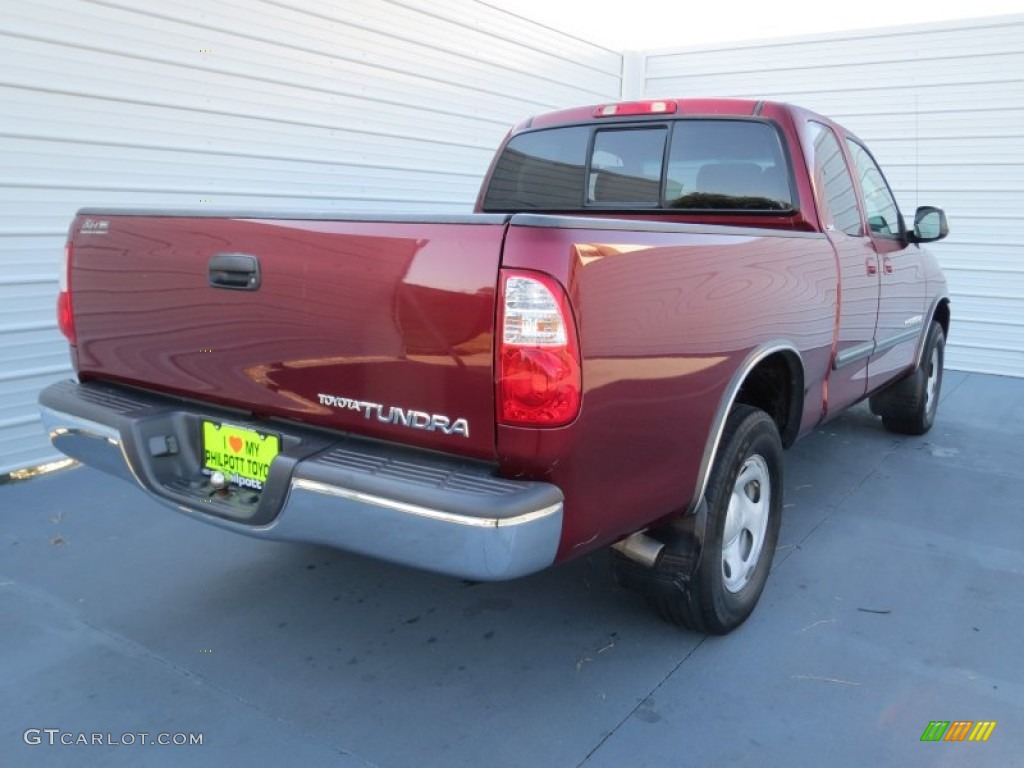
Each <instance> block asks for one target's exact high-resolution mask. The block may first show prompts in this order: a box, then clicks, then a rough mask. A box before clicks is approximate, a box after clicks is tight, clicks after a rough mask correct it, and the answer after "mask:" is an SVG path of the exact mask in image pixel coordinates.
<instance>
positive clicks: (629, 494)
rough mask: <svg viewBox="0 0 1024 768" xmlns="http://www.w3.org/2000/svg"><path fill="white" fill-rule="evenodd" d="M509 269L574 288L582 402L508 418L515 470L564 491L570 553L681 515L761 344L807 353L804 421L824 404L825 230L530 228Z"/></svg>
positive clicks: (514, 236) (514, 244)
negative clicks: (727, 395) (529, 421)
mask: <svg viewBox="0 0 1024 768" xmlns="http://www.w3.org/2000/svg"><path fill="white" fill-rule="evenodd" d="M517 219H518V220H522V217H517V218H515V219H513V225H512V226H511V227H510V229H509V234H508V236H507V238H506V246H505V251H504V256H503V266H505V267H516V268H520V269H534V270H538V271H542V272H547V273H550V274H552V275H554V276H555V277H556V278H558V279H559V280H560V281H561V282H562V283H563V285H565V286H566V287H567V290H568V292H569V295H570V298H571V299H572V304H573V307H574V309H575V312H576V322H577V326H578V329H579V337H580V343H581V348H582V350H581V351H582V357H583V369H582V375H583V389H584V394H583V405H582V409H581V412H580V416H579V418H578V419H577V421H575V422H574V423H573V424H571V425H569V426H567V427H564V428H560V429H550V430H543V429H521V428H511V427H503V426H499V427H498V441H497V446H498V455H499V459H500V460H501V462H502V466H503V468H504V471H505V472H506V473H507V474H510V475H512V476H528V477H535V478H545V479H549V480H551V481H552V482H555V483H556V484H557V485H559V486H560V487H561V488H562V490H563V492H564V493H565V496H566V517H565V527H564V530H563V538H562V543H561V548H560V551H559V558H560V559H565V558H568V557H570V556H573V555H576V554H581V553H582V552H585V551H589V550H591V549H596V548H598V547H600V546H603V545H605V544H607V543H610V542H612V541H614V540H616V539H617V538H619V537H621V536H623V535H625V534H627V533H630V532H632V531H636V530H640V529H642V528H644V527H647V526H648V525H649V524H651V523H652V522H654V521H657V520H660V519H663V518H668V517H671V516H673V515H677V514H679V513H681V512H683V511H684V510H685V508H686V507H687V506H688V504H689V503H690V500H691V497H692V494H693V491H694V487H695V483H696V479H697V474H698V469H699V467H700V464H701V460H702V457H703V454H704V451H705V446H706V444H707V442H708V434H709V431H710V429H711V426H712V421H713V418H714V414H715V411H716V409H717V407H718V405H719V402H720V400H721V399H722V397H723V393H724V392H725V390H726V387H727V384H728V382H729V381H730V379H731V378H732V376H733V375H734V373H735V372H736V371H737V368H738V367H739V366H740V365H741V363H742V362H743V360H744V359H745V358H746V357H747V355H748V354H749V353H750V352H751V351H752V350H754V349H755V348H757V347H758V346H759V345H761V344H764V343H766V342H770V341H773V340H780V339H781V340H785V341H788V342H790V343H791V344H792V345H793V346H795V347H796V348H797V349H798V350H799V352H800V354H801V357H802V359H803V364H804V367H805V384H806V389H807V398H806V399H807V403H808V405H807V408H806V409H805V412H804V415H803V420H802V429H804V430H806V429H809V428H810V427H811V426H813V425H814V424H815V423H816V422H817V421H818V419H819V418H820V416H821V406H822V400H821V385H822V381H823V378H824V376H825V373H826V371H827V369H828V365H829V360H830V356H831V349H832V341H833V328H834V320H835V307H836V272H835V261H834V258H833V254H832V249H831V246H830V245H829V243H828V241H827V240H826V239H825V238H824V237H822V236H815V235H812V236H793V235H788V234H783V233H779V232H769V231H762V234H760V235H756V234H750V233H749V231H747V232H746V233H744V234H737V233H739V232H742V231H741V230H729V229H727V228H719V229H715V228H706V231H705V232H704V233H703V234H694V233H678V232H671V233H669V232H648V231H616V230H609V229H597V228H594V229H587V228H586V227H585V225H581V224H579V223H578V224H577V226H583V228H552V227H548V226H517Z"/></svg>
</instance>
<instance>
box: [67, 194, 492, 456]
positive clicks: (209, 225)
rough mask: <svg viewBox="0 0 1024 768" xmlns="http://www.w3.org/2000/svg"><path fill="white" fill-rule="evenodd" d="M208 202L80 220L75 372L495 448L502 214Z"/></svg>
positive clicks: (400, 437)
mask: <svg viewBox="0 0 1024 768" xmlns="http://www.w3.org/2000/svg"><path fill="white" fill-rule="evenodd" d="M204 214H205V212H203V213H198V214H187V215H181V216H158V215H152V214H150V215H146V214H126V213H124V212H115V211H111V212H102V211H84V212H82V213H80V214H79V216H78V217H77V218H76V220H75V222H74V223H73V225H72V230H71V232H72V238H71V242H72V257H71V264H72V268H71V274H70V282H71V290H72V295H73V306H74V315H75V326H76V330H77V337H78V346H77V366H78V371H79V376H80V378H81V379H82V380H83V381H84V380H88V379H93V378H103V379H110V380H114V381H121V382H124V383H128V384H133V385H136V386H140V387H143V388H146V389H151V390H159V391H163V392H167V393H170V394H175V395H180V396H185V397H189V398H193V399H197V400H205V401H209V402H212V403H218V404H221V405H226V406H231V407H235V408H240V409H243V410H245V411H249V412H252V413H253V414H254V415H256V416H258V417H262V418H274V417H278V418H285V419H292V420H297V421H302V422H306V423H309V424H313V425H318V426H323V427H328V428H333V429H338V430H344V431H352V432H356V433H359V434H362V435H367V436H371V437H378V438H382V439H386V440H393V441H396V442H401V443H405V444H409V445H416V446H420V447H424V448H431V449H436V450H441V451H445V452H447V453H454V454H459V455H463V456H472V457H476V458H484V459H492V458H493V457H494V452H495V448H494V444H495V436H494V382H493V374H492V365H493V351H492V343H493V325H494V316H495V288H496V284H497V279H498V268H499V261H500V257H501V244H502V238H503V236H504V231H505V227H504V224H505V221H506V219H505V217H502V216H484V215H476V216H466V217H459V218H455V217H422V218H414V217H405V218H401V217H389V218H387V219H383V218H376V219H373V220H366V217H364V218H362V219H360V220H337V219H315V218H309V219H270V218H259V217H257V216H248V215H244V216H236V217H223V216H220V217H215V216H211V215H204ZM257 270H258V276H257Z"/></svg>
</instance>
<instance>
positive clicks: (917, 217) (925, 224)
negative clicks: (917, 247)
mask: <svg viewBox="0 0 1024 768" xmlns="http://www.w3.org/2000/svg"><path fill="white" fill-rule="evenodd" d="M948 234H949V222H948V221H946V212H945V211H943V210H942V209H941V208H935V207H933V206H930V205H922V206H921V207H920V208H918V209H917V213H915V214H914V231H913V232H909V233H908V236H907V239H908V240H909V241H910V242H912V243H934V242H935V241H936V240H941V239H942V238H944V237H945V236H946V235H948Z"/></svg>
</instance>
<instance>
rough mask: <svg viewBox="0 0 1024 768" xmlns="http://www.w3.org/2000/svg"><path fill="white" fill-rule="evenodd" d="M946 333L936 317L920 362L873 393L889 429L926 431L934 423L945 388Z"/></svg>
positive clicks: (874, 409)
mask: <svg viewBox="0 0 1024 768" xmlns="http://www.w3.org/2000/svg"><path fill="white" fill-rule="evenodd" d="M945 357H946V334H945V333H944V332H943V330H942V326H941V325H940V324H939V323H938V322H935V321H933V322H932V324H931V327H930V328H929V329H928V337H927V338H926V339H925V342H924V351H923V353H922V355H921V365H919V366H918V367H917V369H916V370H915V371H914V372H913V373H912V374H910V376H908V377H907V378H905V379H902V380H900V381H898V382H896V383H895V384H893V385H892V386H890V387H889V388H888V389H885V390H883V391H882V392H879V393H878V394H877V395H873V396H872V397H871V401H870V405H871V410H872V412H873V413H875V414H876V415H878V416H881V417H882V424H884V425H885V428H886V429H887V430H889V431H890V432H897V433H899V434H902V435H923V434H924V433H925V432H927V431H928V430H929V429H931V428H932V424H934V423H935V413H936V411H937V410H938V408H939V394H940V393H941V391H942V367H943V363H944V361H945Z"/></svg>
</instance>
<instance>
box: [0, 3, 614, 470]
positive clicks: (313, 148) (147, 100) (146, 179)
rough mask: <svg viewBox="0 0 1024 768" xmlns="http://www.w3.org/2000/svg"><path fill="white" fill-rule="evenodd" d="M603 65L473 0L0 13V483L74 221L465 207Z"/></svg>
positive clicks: (582, 48) (26, 434)
mask: <svg viewBox="0 0 1024 768" xmlns="http://www.w3.org/2000/svg"><path fill="white" fill-rule="evenodd" d="M621 61H622V57H621V55H620V54H618V53H615V52H612V51H608V50H606V49H603V48H600V47H598V46H595V45H590V44H588V43H585V42H582V41H580V40H578V39H575V38H572V37H569V36H567V35H564V34H561V33H558V32H554V31H552V30H550V29H547V28H545V27H542V26H540V25H537V24H534V23H532V22H530V21H527V20H525V19H522V18H520V17H517V16H514V15H511V14H508V13H505V12H503V11H500V10H498V9H495V8H493V7H490V6H488V5H485V4H483V3H479V2H474V0H432V2H431V3H429V4H418V3H414V2H412V1H411V0H410V1H409V2H402V0H177V2H173V3H166V2H157V1H156V0H36V1H34V2H31V3H7V4H6V5H5V7H4V12H3V14H2V15H0V105H2V108H0V474H2V473H4V472H7V471H9V470H11V469H13V468H16V467H19V466H25V465H28V464H32V463H36V462H39V461H42V460H45V459H46V458H48V457H51V456H53V452H52V451H51V450H50V449H49V445H48V443H47V442H46V441H45V439H44V437H43V435H42V430H41V427H40V424H39V421H38V418H37V415H36V404H35V398H36V393H37V392H38V391H39V389H40V388H41V387H43V386H44V385H46V384H47V383H49V382H50V381H52V380H55V379H58V378H62V377H66V376H68V375H69V373H70V367H69V362H68V357H67V353H66V349H65V344H64V342H63V339H62V338H61V337H60V335H59V334H58V333H57V331H56V323H55V319H54V300H55V296H56V285H57V282H56V280H57V264H58V260H59V254H60V252H61V250H62V248H63V243H64V236H65V232H66V228H67V225H68V223H69V221H70V219H71V216H72V215H73V213H74V212H75V210H76V209H78V208H79V207H82V206H96V205H130V206H140V205H143V206H150V205H152V206H173V207H196V206H200V205H203V206H210V207H214V208H215V207H220V206H223V207H232V208H236V209H237V208H240V207H255V206H258V207H261V208H274V209H278V210H281V211H282V212H284V211H287V210H289V209H292V210H295V209H336V210H338V211H367V210H373V211H407V212H411V211H434V212H447V213H453V212H467V211H469V210H470V208H471V206H472V203H473V200H474V198H475V195H476V192H477V187H478V185H479V182H480V178H481V176H482V174H483V172H484V171H485V169H486V167H487V164H488V162H489V161H490V158H491V155H492V152H493V150H494V148H495V147H496V145H497V144H498V142H499V141H500V140H501V138H502V136H503V135H504V132H505V131H506V130H507V129H508V127H509V126H510V125H512V124H514V123H516V122H518V121H519V120H520V119H522V118H523V117H525V116H527V115H529V114H534V113H537V112H542V111H546V110H549V109H554V108H558V107H563V106H565V105H568V104H577V103H590V102H595V101H603V100H608V99H614V98H617V97H618V95H619V90H620V82H621V66H622V65H621Z"/></svg>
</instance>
